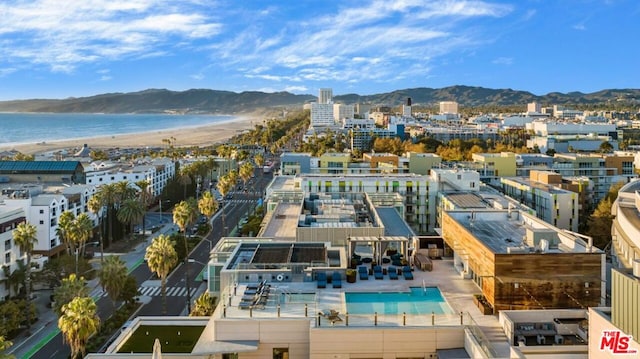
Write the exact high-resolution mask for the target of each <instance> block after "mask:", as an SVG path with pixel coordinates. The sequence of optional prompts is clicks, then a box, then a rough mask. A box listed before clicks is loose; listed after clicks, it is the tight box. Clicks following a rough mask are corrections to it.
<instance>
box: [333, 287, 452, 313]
mask: <svg viewBox="0 0 640 359" xmlns="http://www.w3.org/2000/svg"><path fill="white" fill-rule="evenodd" d="M345 301H346V303H347V312H348V313H349V314H373V313H376V312H377V313H378V314H402V313H407V314H431V313H432V312H433V313H435V314H452V313H453V309H451V307H450V306H449V304H447V302H446V301H445V300H444V297H442V293H440V290H439V289H438V288H436V287H426V288H422V287H411V288H410V291H409V292H347V293H345Z"/></svg>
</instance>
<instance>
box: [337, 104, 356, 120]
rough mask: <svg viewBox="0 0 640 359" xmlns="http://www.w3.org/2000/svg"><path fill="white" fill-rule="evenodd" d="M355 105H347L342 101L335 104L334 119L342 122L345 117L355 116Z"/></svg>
mask: <svg viewBox="0 0 640 359" xmlns="http://www.w3.org/2000/svg"><path fill="white" fill-rule="evenodd" d="M353 115H354V110H353V105H345V104H342V103H336V104H333V120H334V121H335V122H336V123H340V121H342V120H343V119H346V118H353Z"/></svg>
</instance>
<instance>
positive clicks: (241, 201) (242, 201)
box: [227, 199, 255, 203]
mask: <svg viewBox="0 0 640 359" xmlns="http://www.w3.org/2000/svg"><path fill="white" fill-rule="evenodd" d="M253 202H255V200H252V199H229V200H227V203H253Z"/></svg>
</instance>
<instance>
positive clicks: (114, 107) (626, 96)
mask: <svg viewBox="0 0 640 359" xmlns="http://www.w3.org/2000/svg"><path fill="white" fill-rule="evenodd" d="M407 97H411V99H412V101H413V104H414V105H422V106H431V105H434V104H437V103H438V102H439V101H457V102H458V103H460V104H461V105H462V106H480V105H497V106H513V105H521V106H524V105H525V104H526V103H528V102H532V101H537V102H539V103H541V104H543V105H553V104H565V105H571V104H580V105H586V104H604V103H608V102H625V103H634V104H638V103H640V89H608V90H602V91H598V92H594V93H588V94H585V93H581V92H570V93H566V94H565V93H559V92H552V93H549V94H546V95H544V96H536V95H534V94H532V93H530V92H526V91H517V90H512V89H489V88H483V87H471V86H450V87H445V88H441V89H434V88H426V87H421V88H413V89H404V90H396V91H393V92H388V93H381V94H374V95H366V96H360V95H358V94H345V95H339V96H335V97H334V101H335V102H337V103H357V102H360V103H370V104H376V105H386V106H398V105H400V104H402V103H404V102H405V101H406V99H407ZM315 99H316V97H315V96H313V95H295V94H291V93H288V92H276V93H265V92H259V91H247V92H241V93H236V92H231V91H218V90H209V89H192V90H187V91H170V90H164V89H149V90H144V91H140V92H130V93H108V94H101V95H96V96H90V97H80V98H68V99H61V100H55V99H33V100H16V101H0V111H3V112H60V113H72V112H85V113H159V112H167V111H174V112H182V113H223V114H234V113H243V112H253V111H256V110H261V109H267V108H271V107H298V106H302V105H303V104H304V103H305V102H309V101H314V100H315Z"/></svg>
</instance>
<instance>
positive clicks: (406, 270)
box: [402, 266, 413, 279]
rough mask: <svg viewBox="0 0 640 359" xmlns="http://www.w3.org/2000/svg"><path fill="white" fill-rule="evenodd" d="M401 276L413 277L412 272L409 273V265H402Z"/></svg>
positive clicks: (405, 277)
mask: <svg viewBox="0 0 640 359" xmlns="http://www.w3.org/2000/svg"><path fill="white" fill-rule="evenodd" d="M402 276H404V279H413V273H411V267H409V266H404V267H402Z"/></svg>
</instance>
